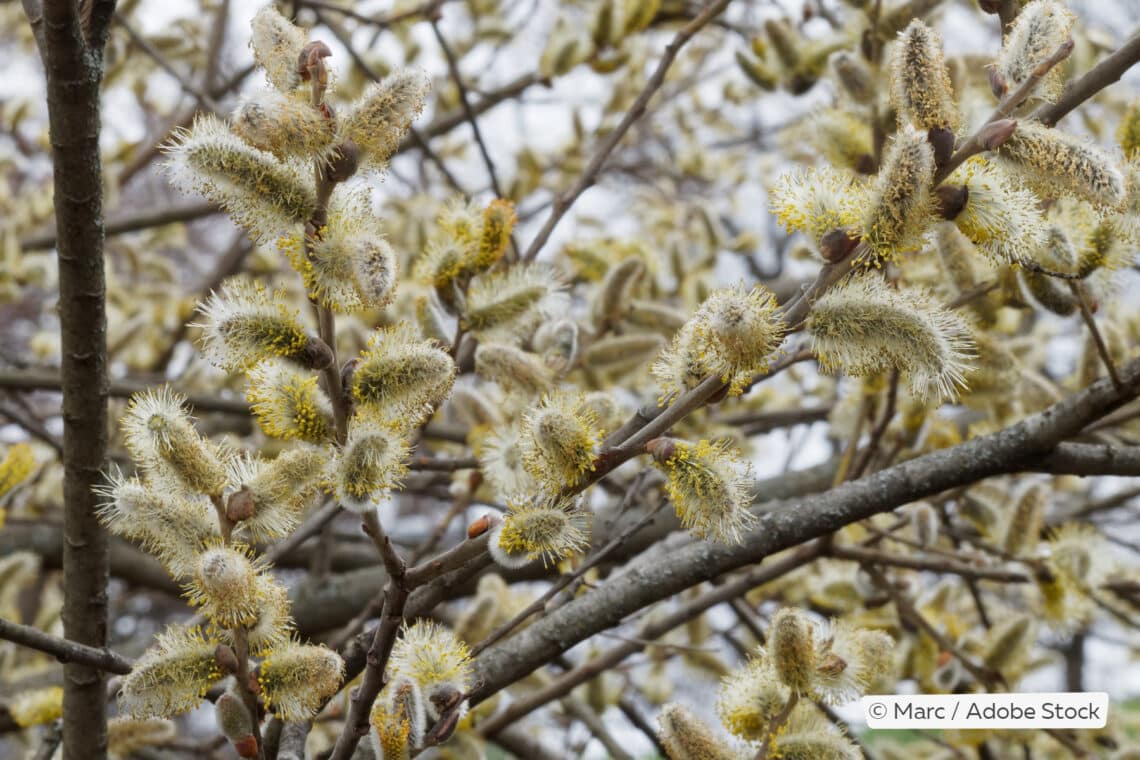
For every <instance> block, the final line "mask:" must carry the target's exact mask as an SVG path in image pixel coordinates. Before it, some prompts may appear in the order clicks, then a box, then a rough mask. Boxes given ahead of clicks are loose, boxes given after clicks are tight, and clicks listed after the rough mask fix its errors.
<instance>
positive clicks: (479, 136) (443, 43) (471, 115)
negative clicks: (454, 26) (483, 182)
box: [428, 18, 503, 198]
mask: <svg viewBox="0 0 1140 760" xmlns="http://www.w3.org/2000/svg"><path fill="white" fill-rule="evenodd" d="M428 21H429V22H430V23H431V30H432V32H434V33H435V39H436V41H437V42H438V43H439V46H440V47H441V48H442V49H443V55H444V57H445V58H446V59H447V68H448V71H449V72H450V73H451V81H453V82H455V89H456V90H457V91H458V92H459V104H460V105H461V106H462V107H463V114H464V116H466V117H467V121H468V123H470V124H471V132H472V133H473V134H474V135H475V144H476V145H478V146H479V153H480V155H482V156H483V165H484V166H486V167H487V175H488V176H489V177H490V179H491V189H492V190H494V191H495V197H496V198H502V197H503V190H502V187H501V186H500V185H499V176H498V174H497V173H496V172H495V162H494V161H492V160H491V154H490V153H489V152H488V151H487V143H486V142H484V141H483V132H482V131H481V130H480V129H479V119H478V117H477V116H476V114H475V112H474V111H473V110H471V99H470V98H469V97H468V95H467V85H466V84H464V83H463V74H462V73H461V72H460V71H459V61H458V60H456V58H455V51H454V50H452V49H451V46H450V45H449V44H447V39H446V38H445V37H444V36H443V31H442V30H440V28H439V22H438V21H437V20H436V19H435V18H429V19H428Z"/></svg>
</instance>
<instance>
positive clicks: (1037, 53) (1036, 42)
mask: <svg viewBox="0 0 1140 760" xmlns="http://www.w3.org/2000/svg"><path fill="white" fill-rule="evenodd" d="M1075 21H1076V17H1075V16H1074V15H1073V14H1072V13H1071V12H1070V11H1069V10H1068V9H1067V8H1065V6H1064V5H1063V4H1062V3H1060V2H1057V0H1033V2H1031V3H1028V4H1027V5H1026V6H1025V7H1024V8H1022V9H1021V11H1020V12H1019V13H1018V14H1017V18H1015V19H1014V22H1013V24H1012V26H1011V27H1010V30H1009V34H1007V35H1006V37H1005V42H1004V43H1003V45H1002V49H1001V55H999V56H998V60H997V63H996V64H995V65H994V73H995V75H996V77H997V78H998V81H999V82H1000V83H1001V87H1002V88H1003V89H1002V90H1001V92H999V95H1002V94H1005V92H1012V91H1014V90H1016V89H1017V88H1018V87H1019V86H1021V85H1022V84H1023V83H1024V82H1025V81H1026V80H1027V79H1029V77H1031V76H1032V75H1033V70H1034V69H1036V68H1037V67H1038V66H1039V65H1041V64H1042V63H1043V62H1044V61H1045V60H1047V59H1048V58H1049V57H1050V56H1051V55H1053V53H1054V52H1056V50H1057V48H1058V47H1059V46H1060V45H1062V44H1063V43H1064V42H1065V41H1066V40H1068V39H1069V35H1070V33H1071V31H1072V27H1073V23H1074V22H1075ZM1063 82H1064V75H1063V73H1062V71H1061V69H1060V68H1059V67H1056V66H1054V67H1053V68H1052V69H1051V70H1050V71H1049V72H1048V73H1047V74H1046V75H1045V77H1044V79H1042V81H1041V82H1040V83H1039V84H1038V85H1037V89H1036V90H1035V94H1037V95H1038V96H1043V97H1045V98H1046V99H1048V100H1053V99H1055V98H1056V97H1057V96H1058V95H1060V93H1061V86H1062V84H1063Z"/></svg>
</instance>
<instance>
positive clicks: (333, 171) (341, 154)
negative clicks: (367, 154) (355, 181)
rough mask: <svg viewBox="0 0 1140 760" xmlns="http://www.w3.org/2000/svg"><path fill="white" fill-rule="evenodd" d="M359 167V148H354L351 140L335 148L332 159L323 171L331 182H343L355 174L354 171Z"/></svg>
mask: <svg viewBox="0 0 1140 760" xmlns="http://www.w3.org/2000/svg"><path fill="white" fill-rule="evenodd" d="M359 166H360V148H358V147H356V143H355V142H353V141H352V140H345V141H344V142H342V143H341V144H340V145H338V146H336V150H335V151H334V152H333V155H332V157H331V158H329V162H328V167H327V168H326V169H325V176H326V177H328V178H329V179H330V180H331V181H333V182H344V181H345V180H347V179H348V178H349V177H351V176H352V175H353V174H356V170H357V168H359Z"/></svg>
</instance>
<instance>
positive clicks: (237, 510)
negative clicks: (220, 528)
mask: <svg viewBox="0 0 1140 760" xmlns="http://www.w3.org/2000/svg"><path fill="white" fill-rule="evenodd" d="M256 511H257V507H256V505H255V504H254V502H253V494H252V493H250V490H249V489H248V488H246V487H245V486H242V487H241V489H240V490H238V491H234V492H233V493H232V494H230V498H228V499H226V517H228V518H229V519H230V522H241V521H242V520H248V519H249V518H251V517H253V515H254V513H255V512H256Z"/></svg>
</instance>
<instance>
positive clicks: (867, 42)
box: [859, 27, 875, 61]
mask: <svg viewBox="0 0 1140 760" xmlns="http://www.w3.org/2000/svg"><path fill="white" fill-rule="evenodd" d="M874 51H875V33H874V31H872V30H871V28H870V27H868V28H866V29H864V30H863V36H862V37H861V38H860V40H859V52H861V53H862V54H863V57H864V58H866V59H867V60H868V61H870V60H871V58H872V57H873V55H874Z"/></svg>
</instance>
